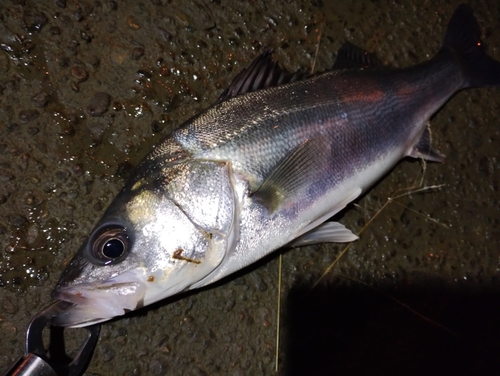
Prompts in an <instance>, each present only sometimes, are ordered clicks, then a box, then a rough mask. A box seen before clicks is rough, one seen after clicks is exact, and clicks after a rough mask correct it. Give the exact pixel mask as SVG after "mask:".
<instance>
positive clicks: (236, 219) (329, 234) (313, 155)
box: [52, 5, 500, 326]
mask: <svg viewBox="0 0 500 376" xmlns="http://www.w3.org/2000/svg"><path fill="white" fill-rule="evenodd" d="M375 60H376V59H374V58H373V57H371V56H370V55H368V54H366V53H365V52H364V51H362V50H359V49H356V48H354V47H349V46H346V47H344V48H343V49H341V51H340V53H339V58H338V63H337V64H336V68H342V69H333V70H331V71H329V72H326V73H323V74H318V75H314V76H311V77H301V75H300V74H289V73H288V72H285V71H283V70H281V69H280V68H279V67H278V66H277V65H276V64H275V63H273V62H272V60H271V58H270V54H269V53H268V52H266V53H264V54H263V55H261V56H260V57H258V58H257V59H256V60H255V61H254V63H253V64H252V65H251V66H250V67H249V68H248V69H246V70H244V71H243V72H242V73H241V74H240V75H238V76H237V77H236V79H235V80H234V81H233V82H232V83H231V85H230V86H229V88H228V89H227V90H226V91H225V92H224V93H223V94H222V96H221V97H220V99H219V100H218V101H217V103H216V104H214V105H213V106H212V107H210V108H209V109H207V110H206V111H204V112H203V113H201V114H199V115H197V116H195V117H193V118H192V119H190V120H188V121H187V122H186V123H184V124H183V125H182V126H181V127H180V128H179V129H177V130H176V131H174V132H173V133H172V134H171V135H169V136H168V137H167V138H166V139H165V140H164V141H163V142H162V143H160V144H159V145H157V146H156V147H155V148H154V149H153V150H152V151H151V153H150V154H149V155H148V156H146V158H145V159H144V160H143V161H142V162H141V163H140V164H139V165H138V166H137V168H136V169H135V171H134V172H133V174H132V175H131V177H130V178H129V180H128V181H127V183H126V185H125V187H124V188H123V189H122V191H121V192H120V193H119V194H118V196H117V197H116V199H115V200H114V201H113V202H112V204H111V205H110V207H109V208H108V209H107V211H106V212H105V214H104V216H103V217H102V219H101V220H100V221H99V222H98V224H97V225H96V227H95V229H94V230H93V231H92V233H91V234H90V236H89V238H88V239H87V241H86V242H85V243H84V244H83V245H82V247H81V248H80V250H79V251H78V253H77V254H76V255H75V256H74V258H73V259H72V260H71V262H70V263H69V265H68V266H67V269H66V270H65V271H64V273H63V274H62V276H61V278H60V280H59V282H58V284H57V286H56V288H55V290H54V291H53V293H52V296H53V298H55V299H60V300H65V301H69V302H71V303H74V305H73V306H71V307H70V308H68V309H67V310H66V311H64V312H62V313H61V314H60V315H59V316H58V317H57V318H56V319H55V321H54V324H56V325H63V326H85V325H90V324H94V323H98V322H102V321H105V320H108V319H110V318H112V317H115V316H120V315H123V314H125V313H127V312H129V311H132V310H135V309H138V308H141V307H143V306H147V305H149V304H151V303H153V302H156V301H158V300H161V299H164V298H166V297H168V296H171V295H174V294H177V293H180V292H182V291H186V290H190V289H195V288H198V287H202V286H206V285H208V284H210V283H213V282H215V281H218V280H219V279H221V278H223V277H225V276H228V275H229V274H231V273H233V272H235V271H237V270H240V269H242V268H244V267H245V266H247V265H249V264H251V263H253V262H255V261H256V260H258V259H260V258H262V257H264V256H265V255H267V254H269V253H270V252H272V251H274V250H276V249H278V248H280V247H283V246H286V245H290V244H293V245H296V246H300V245H305V244H314V243H319V242H350V241H353V240H355V239H356V238H357V237H356V236H355V235H354V234H353V233H352V232H351V231H349V230H348V229H347V228H345V227H344V226H343V225H341V224H339V223H336V222H326V220H327V219H328V218H330V217H331V216H333V215H334V214H336V213H338V212H339V211H340V210H342V209H343V208H345V206H346V205H347V204H348V203H350V202H351V201H353V200H355V199H356V198H357V197H359V195H360V194H362V193H363V192H366V190H367V189H368V188H369V187H370V186H372V185H373V184H374V183H375V182H376V181H377V180H378V179H380V178H381V177H382V176H383V175H384V174H386V173H387V172H388V171H389V170H390V169H392V168H393V167H394V165H395V164H396V163H397V162H398V161H399V160H400V159H402V158H404V157H407V156H410V157H416V158H424V159H427V160H431V161H442V160H443V156H442V155H441V154H440V153H439V152H437V151H434V150H433V149H432V148H431V146H430V137H429V132H428V129H427V123H428V121H429V119H430V117H431V116H432V115H433V114H434V113H435V112H436V111H437V110H438V109H439V108H440V107H441V106H443V105H444V104H445V103H446V102H447V101H448V100H449V99H450V98H451V97H452V96H453V95H454V94H455V93H457V92H458V91H460V90H462V89H465V88H470V87H483V86H498V85H500V63H499V62H497V61H495V60H493V59H492V58H491V57H489V56H488V55H487V54H486V53H485V50H484V47H483V45H482V42H481V40H480V29H479V26H478V23H477V21H476V20H475V18H474V16H473V15H472V10H471V9H470V8H469V7H468V6H466V5H461V6H459V7H458V8H457V9H456V11H455V12H454V14H453V16H452V18H451V20H450V23H449V25H448V29H447V31H446V34H445V38H444V43H443V47H442V48H441V49H440V50H439V52H438V53H437V54H436V56H435V57H434V58H432V59H431V60H429V61H427V62H424V63H421V64H418V65H415V66H412V67H409V68H404V69H389V68H387V67H380V66H377V63H376V61H375Z"/></svg>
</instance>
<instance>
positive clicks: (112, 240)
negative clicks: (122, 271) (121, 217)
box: [88, 225, 130, 265]
mask: <svg viewBox="0 0 500 376" xmlns="http://www.w3.org/2000/svg"><path fill="white" fill-rule="evenodd" d="M90 243H91V244H90V247H89V248H90V254H89V255H88V256H90V257H89V259H90V261H91V262H92V263H94V264H97V265H109V264H117V263H119V262H121V261H123V260H124V259H125V257H126V256H127V254H128V251H129V248H130V238H129V236H128V234H127V230H126V229H125V228H124V227H122V226H117V225H108V226H104V227H102V228H101V229H100V230H98V231H97V232H96V234H95V236H94V237H93V238H92V239H91V241H90Z"/></svg>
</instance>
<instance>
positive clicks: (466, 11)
mask: <svg viewBox="0 0 500 376" xmlns="http://www.w3.org/2000/svg"><path fill="white" fill-rule="evenodd" d="M480 35H481V30H480V28H479V24H478V23H477V20H476V18H475V17H474V15H473V14H472V9H471V8H470V7H469V6H468V5H465V4H462V5H459V6H458V7H457V9H456V10H455V12H454V13H453V16H452V17H451V20H450V23H449V24H448V29H447V30H446V34H445V37H444V42H443V50H444V49H451V50H452V51H453V53H454V54H455V56H456V57H457V58H458V60H459V61H460V64H461V66H462V69H463V72H464V74H465V84H464V88H467V87H484V86H500V62H498V61H496V60H495V59H493V58H491V57H490V56H488V55H487V54H486V50H485V48H484V45H483V42H482V41H481V38H480Z"/></svg>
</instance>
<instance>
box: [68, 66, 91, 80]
mask: <svg viewBox="0 0 500 376" xmlns="http://www.w3.org/2000/svg"><path fill="white" fill-rule="evenodd" d="M70 73H71V75H72V76H73V78H76V80H77V81H78V82H83V81H86V80H87V78H88V77H89V75H88V74H87V71H86V70H85V69H83V68H82V67H73V68H71V71H70Z"/></svg>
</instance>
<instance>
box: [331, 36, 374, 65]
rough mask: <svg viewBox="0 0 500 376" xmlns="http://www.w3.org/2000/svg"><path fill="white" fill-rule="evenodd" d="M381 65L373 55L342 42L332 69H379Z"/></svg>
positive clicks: (349, 43)
mask: <svg viewBox="0 0 500 376" xmlns="http://www.w3.org/2000/svg"><path fill="white" fill-rule="evenodd" d="M380 66H382V63H381V62H380V60H379V59H378V58H377V56H376V55H375V54H374V53H370V52H367V51H365V50H363V49H362V48H361V47H358V46H356V45H354V44H352V43H351V42H344V44H343V45H342V46H340V48H339V50H338V52H337V59H336V60H335V63H334V64H333V67H332V69H334V70H335V69H364V68H374V67H380Z"/></svg>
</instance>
